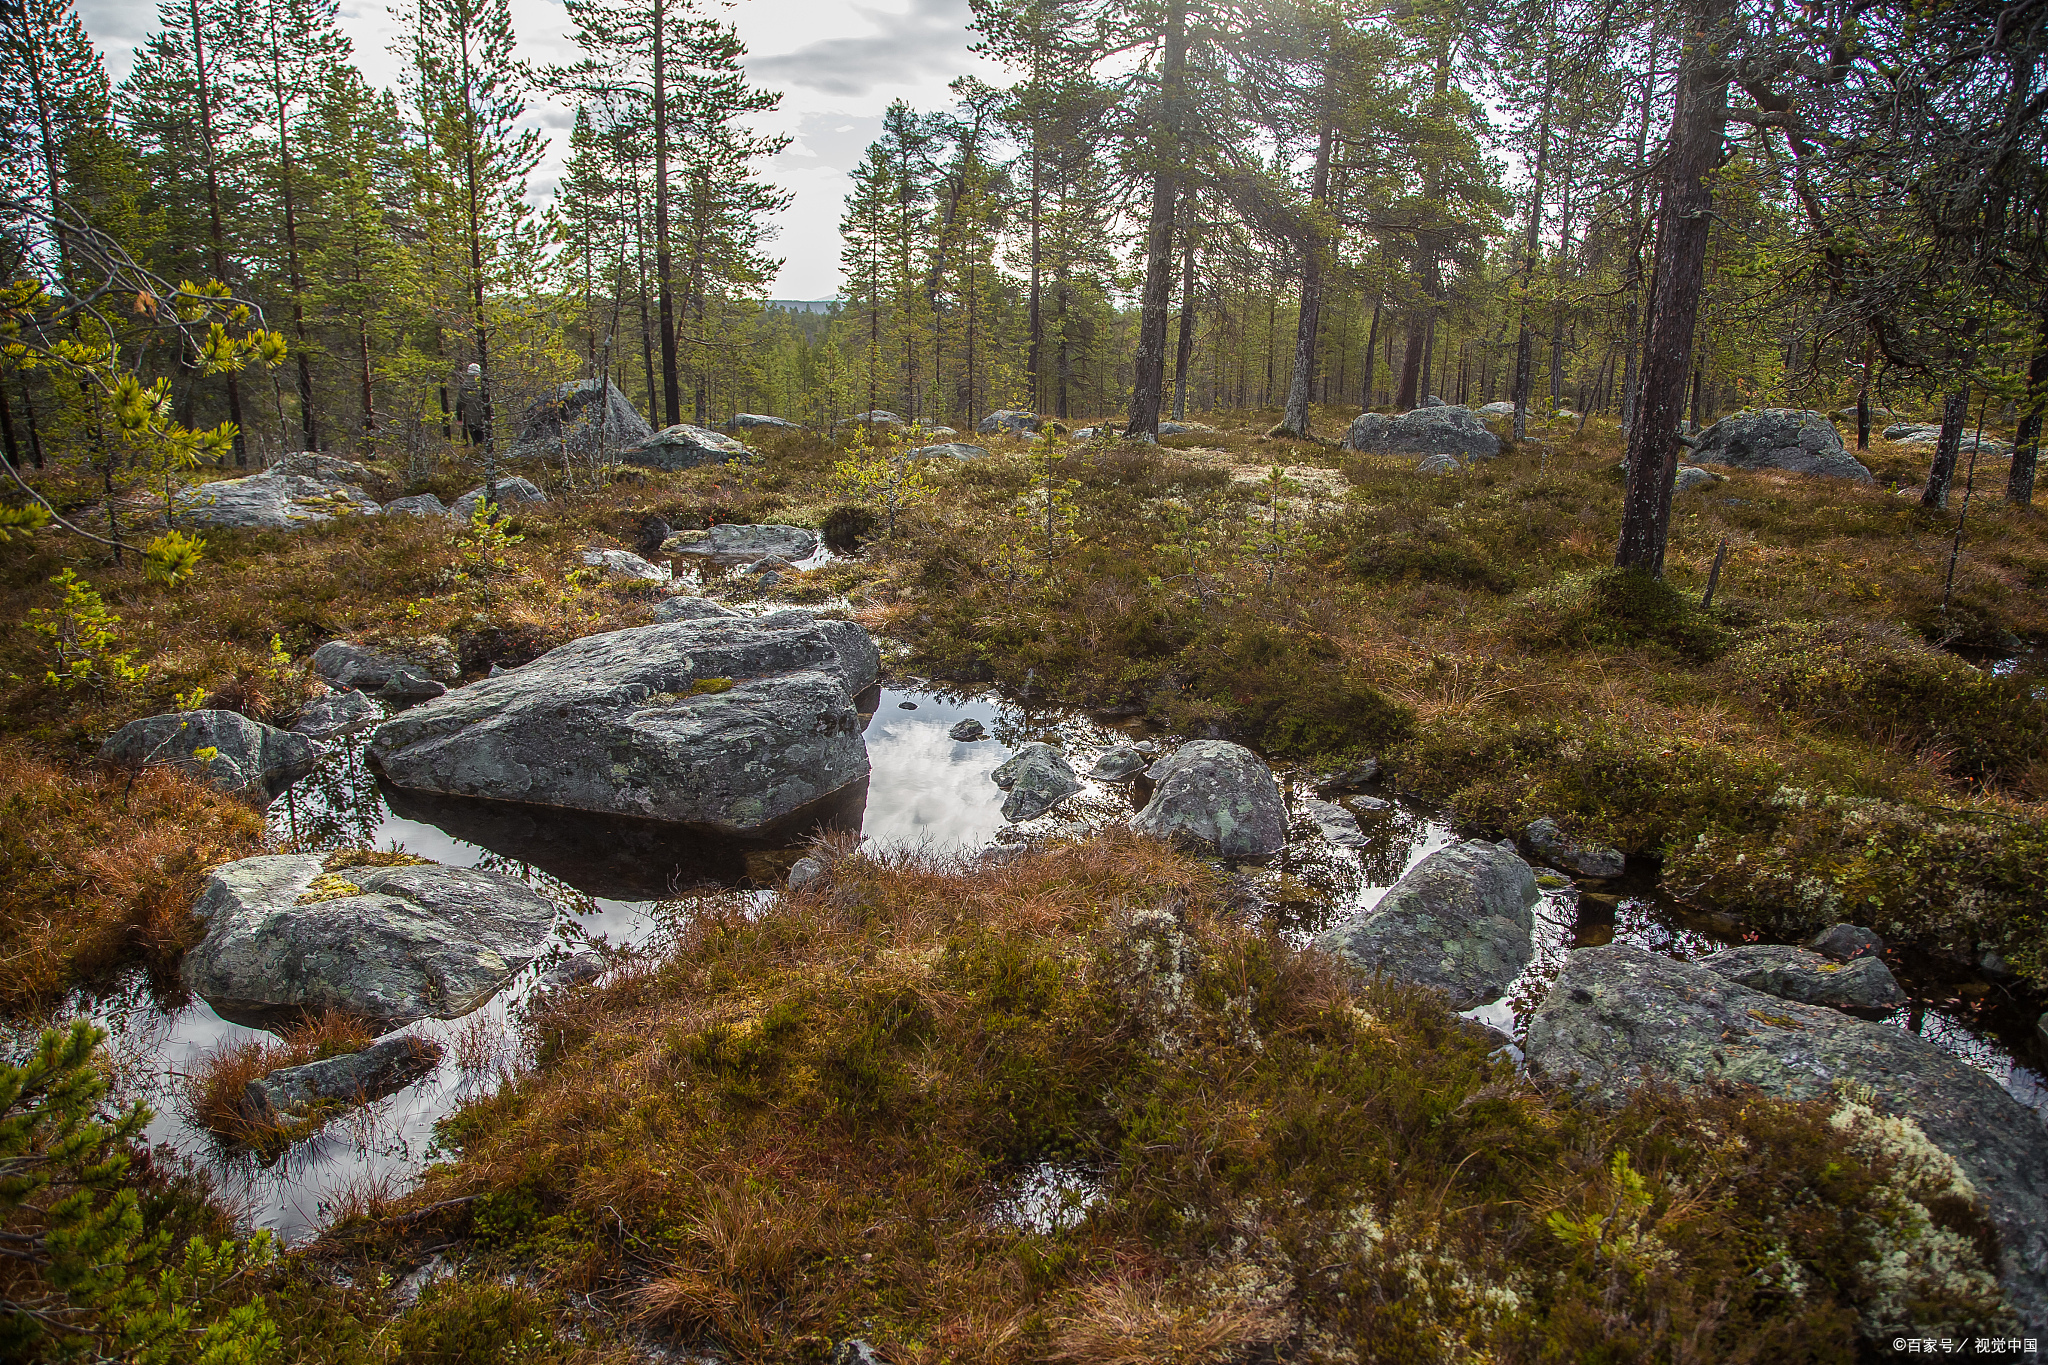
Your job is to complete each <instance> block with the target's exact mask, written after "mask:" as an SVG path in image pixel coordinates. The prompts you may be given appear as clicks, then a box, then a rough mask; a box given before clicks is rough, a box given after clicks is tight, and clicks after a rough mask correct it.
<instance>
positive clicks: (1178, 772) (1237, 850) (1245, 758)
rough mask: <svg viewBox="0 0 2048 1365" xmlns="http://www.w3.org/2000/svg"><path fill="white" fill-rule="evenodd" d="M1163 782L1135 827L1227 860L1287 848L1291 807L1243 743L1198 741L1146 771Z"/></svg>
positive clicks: (1152, 777)
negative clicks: (1204, 850) (1288, 812)
mask: <svg viewBox="0 0 2048 1365" xmlns="http://www.w3.org/2000/svg"><path fill="white" fill-rule="evenodd" d="M1145 776H1146V777H1147V778H1149V779H1150V780H1151V781H1153V782H1155V783H1157V784H1158V786H1157V788H1156V789H1155V790H1154V791H1153V793H1152V799H1151V800H1150V801H1147V802H1146V803H1145V808H1144V809H1143V810H1141V811H1139V812H1138V814H1137V815H1136V816H1135V817H1134V818H1133V819H1132V821H1131V828H1133V829H1135V830H1137V831H1139V832H1140V833H1142V834H1150V835H1152V836H1154V837H1155V838H1159V839H1165V840H1168V841H1169V842H1187V843H1191V844H1194V845H1196V846H1197V847H1200V848H1203V849H1206V850H1207V851H1209V852H1211V853H1215V854H1220V855H1221V856H1223V857H1225V858H1263V857H1265V856H1266V855H1267V854H1269V853H1278V852H1279V851H1280V850H1281V849H1283V848H1285V847H1287V803H1286V802H1285V801H1283V800H1281V799H1280V786H1279V784H1278V783H1276V782H1275V781H1274V780H1273V770H1272V769H1270V768H1268V767H1267V766H1266V764H1265V761H1264V760H1263V759H1261V758H1260V757H1259V756H1258V755H1257V754H1255V753H1253V752H1252V751H1251V750H1249V749H1247V748H1245V747H1244V746H1243V745H1241V744H1232V743H1231V742H1230V741H1228V740H1223V739H1198V740H1195V741H1193V742H1191V743H1188V744H1183V745H1181V746H1180V747H1179V748H1178V749H1175V750H1174V751H1173V752H1172V753H1170V754H1168V755H1167V756H1166V757H1164V758H1162V759H1160V760H1159V761H1158V762H1156V763H1154V764H1153V765H1152V766H1151V767H1150V768H1148V769H1146V770H1145Z"/></svg>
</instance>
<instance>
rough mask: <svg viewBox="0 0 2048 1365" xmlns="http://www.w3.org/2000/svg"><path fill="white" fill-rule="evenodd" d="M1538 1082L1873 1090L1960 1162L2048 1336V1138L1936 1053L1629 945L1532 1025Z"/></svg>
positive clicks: (1596, 961)
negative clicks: (1547, 1079)
mask: <svg viewBox="0 0 2048 1365" xmlns="http://www.w3.org/2000/svg"><path fill="white" fill-rule="evenodd" d="M1527 1052H1528V1058H1529V1063H1530V1066H1531V1067H1532V1068H1534V1069H1535V1070H1536V1071H1538V1072H1540V1073H1543V1074H1544V1075H1547V1076H1550V1077H1554V1078H1556V1079H1559V1080H1563V1079H1567V1078H1576V1083H1577V1084H1578V1085H1579V1086H1581V1087H1582V1088H1584V1089H1586V1090H1588V1091H1590V1092H1592V1093H1593V1094H1594V1095H1596V1096H1598V1097H1600V1098H1602V1099H1605V1100H1608V1101H1610V1102H1618V1101H1620V1100H1621V1099H1623V1098H1624V1097H1625V1096H1626V1095H1627V1094H1628V1092H1629V1091H1630V1090H1631V1089H1633V1088H1634V1087H1635V1086H1636V1085H1638V1084H1639V1083H1640V1082H1641V1081H1643V1080H1645V1079H1647V1080H1650V1081H1653V1082H1658V1083H1666V1084H1668V1083H1672V1082H1676V1083H1677V1084H1679V1085H1682V1086H1696V1085H1708V1084H1733V1085H1749V1086H1755V1087H1756V1088H1757V1089H1758V1090H1760V1091H1762V1092H1763V1093H1764V1094H1766V1095H1771V1096H1774V1097H1777V1098H1780V1099H1788V1100H1834V1099H1836V1098H1837V1095H1838V1088H1839V1087H1840V1086H1841V1085H1842V1084H1843V1083H1849V1084H1852V1085H1855V1086H1860V1087H1863V1088H1864V1090H1865V1091H1866V1092H1867V1093H1868V1095H1869V1100H1868V1103H1869V1104H1870V1106H1871V1108H1872V1109H1874V1110H1875V1111H1876V1112H1877V1113H1879V1114H1881V1115H1884V1116H1886V1117H1890V1118H1896V1119H1905V1120H1911V1121H1912V1122H1914V1123H1916V1124H1918V1125H1919V1127H1920V1129H1921V1131H1922V1132H1924V1133H1925V1134H1926V1136H1927V1138H1928V1139H1929V1140H1930V1141H1932V1142H1933V1144H1934V1145H1935V1146H1937V1147H1939V1148H1940V1149H1941V1150H1942V1151H1944V1152H1946V1153H1947V1154H1948V1155H1949V1156H1950V1157H1952V1158H1954V1159H1955V1161H1956V1163H1957V1164H1958V1165H1959V1166H1960V1167H1961V1168H1962V1171H1963V1173H1964V1174H1965V1175H1966V1176H1967V1177H1968V1178H1969V1181H1970V1183H1971V1184H1972V1185H1973V1186H1975V1189H1976V1193H1977V1194H1978V1195H1979V1196H1980V1197H1982V1199H1983V1200H1984V1202H1985V1205H1986V1209H1987V1212H1988V1213H1989V1215H1990V1218H1991V1221H1992V1223H1993V1224H1994V1225H1995V1226H1996V1227H1997V1229H1998V1232H1999V1241H2000V1244H2001V1245H2000V1258H1999V1260H2000V1264H1999V1271H2000V1278H2001V1280H2002V1282H2003V1284H2004V1287H2005V1290H2006V1294H2007V1296H2008V1297H2009V1299H2010V1301H2011V1303H2012V1305H2013V1307H2014V1309H2015V1310H2016V1311H2017V1312H2018V1313H2019V1315H2020V1317H2021V1319H2022V1320H2023V1321H2024V1322H2025V1323H2027V1324H2028V1328H2027V1330H2028V1331H2030V1332H2034V1333H2040V1332H2042V1331H2043V1330H2044V1329H2048V1131H2044V1129H2043V1127H2042V1124H2041V1120H2040V1118H2039V1116H2038V1115H2036V1114H2035V1113H2034V1112H2033V1111H2032V1110H2030V1109H2029V1108H2027V1107H2026V1106H2025V1105H2023V1104H2021V1103H2020V1102H2019V1101H2018V1100H2016V1099H2014V1098H2013V1097H2012V1096H2011V1095H2009V1094H2007V1093H2006V1091H2005V1089H2004V1087H2002V1086H2000V1085H1999V1084H1998V1083H1997V1082H1996V1081H1994V1080H1992V1079H1991V1078H1990V1077H1989V1076H1987V1075H1985V1074H1984V1073H1983V1072H1981V1071H1979V1070H1977V1069H1976V1068H1975V1067H1973V1066H1971V1065H1970V1064H1969V1063H1968V1062H1965V1061H1964V1060H1962V1059H1961V1058H1960V1057H1957V1056H1956V1055H1954V1054H1953V1053H1951V1052H1948V1051H1946V1050H1945V1049H1943V1048H1941V1047H1938V1046H1937V1045H1935V1044H1934V1043H1931V1042H1929V1041H1927V1040H1926V1039H1924V1038H1921V1037H1918V1036H1917V1035H1915V1034H1912V1033H1908V1032H1906V1031H1905V1030H1903V1029H1898V1028H1893V1027H1891V1026H1890V1025H1887V1024H1880V1023H1873V1022H1869V1021H1866V1020H1862V1019H1856V1018H1852V1017H1851V1016H1849V1015H1847V1014H1844V1013H1842V1012H1841V1011H1840V1010H1835V1009H1829V1008H1826V1007H1824V1006H1819V1005H1807V1004H1801V1003H1799V1002H1797V1001H1793V1000H1786V999H1783V998H1781V997H1779V996H1775V995H1766V994H1764V993H1763V992H1761V991H1757V990H1752V989H1750V988H1749V987H1747V986H1744V985H1741V984H1739V983H1738V982H1735V981H1731V980H1729V979H1728V978H1726V977H1724V976H1721V975H1719V974H1718V973H1716V972H1714V971H1712V970H1710V969H1709V968H1707V967H1706V966H1705V965H1703V964H1701V963H1697V962H1679V961H1677V960H1675V959H1673V958H1669V957H1664V956H1662V955H1660V954H1657V953H1653V952H1650V951H1648V950H1646V949H1643V948H1638V947H1635V946H1634V945H1632V944H1626V943H1612V944H1608V945H1606V946H1603V947H1598V948H1580V949H1578V950H1576V951H1575V952H1573V953H1571V954H1570V955H1568V956H1567V957H1566V959H1565V965H1564V970H1563V972H1562V973H1560V974H1559V976H1558V978H1557V983H1556V984H1555V985H1554V986H1552V987H1551V990H1550V994H1549V995H1548V996H1547V997H1545V999H1544V1001H1543V1003H1542V1004H1541V1005H1539V1006H1538V1007H1537V1009H1536V1012H1535V1014H1534V1016H1533V1017H1532V1018H1531V1020H1530V1023H1529V1034H1528V1044H1527Z"/></svg>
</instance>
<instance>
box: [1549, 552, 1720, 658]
mask: <svg viewBox="0 0 2048 1365" xmlns="http://www.w3.org/2000/svg"><path fill="white" fill-rule="evenodd" d="M1517 634H1518V635H1519V636H1520V637H1521V638H1522V639H1523V640H1524V641H1526V642H1527V643H1529V644H1532V645H1537V646H1550V647H1553V648H1554V647H1559V646H1562V647H1565V648H1573V649H1583V648H1589V647H1590V648H1600V649H1629V648H1638V647H1643V646H1653V647H1661V648H1663V649H1664V650H1666V651H1668V652H1669V653H1671V654H1674V655H1676V656H1678V657H1679V658H1682V659H1689V660H1693V661H1695V662H1697V661H1702V660H1707V659H1712V658H1715V657H1717V656H1718V655H1719V654H1721V653H1722V652H1723V651H1725V650H1726V649H1727V648H1728V646H1729V644H1730V643H1731V637H1730V635H1729V633H1728V631H1727V630H1726V629H1725V628H1724V627H1723V626H1722V625H1721V624H1720V623H1719V622H1718V621H1716V620H1715V619H1714V616H1713V614H1712V613H1711V612H1706V611H1702V610H1700V608H1699V606H1698V604H1697V603H1695V602H1694V601H1693V600H1692V599H1691V598H1689V597H1687V596H1686V595H1685V594H1683V593H1681V592H1680V591H1679V590H1678V589H1677V588H1675V587H1673V586H1672V585H1671V584H1670V583H1669V582H1668V581H1666V580H1665V579H1662V578H1658V577H1656V576H1654V575H1652V574H1649V573H1646V572H1644V571H1643V570H1641V569H1602V570H1599V571H1597V572H1594V573H1578V574H1567V575H1565V576H1563V577H1561V578H1559V579H1558V580H1557V581H1556V582H1554V583H1552V584H1550V585H1549V586H1548V587H1545V588H1541V589H1539V590H1537V591H1535V592H1532V593H1530V594H1529V596H1528V598H1527V599H1526V600H1525V602H1524V603H1523V608H1522V614H1521V619H1520V621H1519V622H1518V623H1517Z"/></svg>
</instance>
